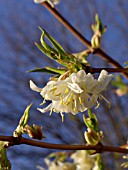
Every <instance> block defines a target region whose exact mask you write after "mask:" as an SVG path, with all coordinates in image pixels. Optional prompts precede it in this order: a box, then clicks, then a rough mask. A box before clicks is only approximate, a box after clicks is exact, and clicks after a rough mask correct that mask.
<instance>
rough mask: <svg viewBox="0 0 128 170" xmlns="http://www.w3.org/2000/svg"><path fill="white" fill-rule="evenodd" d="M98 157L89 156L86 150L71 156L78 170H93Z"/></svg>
mask: <svg viewBox="0 0 128 170" xmlns="http://www.w3.org/2000/svg"><path fill="white" fill-rule="evenodd" d="M96 157H97V154H95V155H89V154H88V151H86V150H81V151H76V152H75V153H74V154H72V156H71V158H72V159H73V162H74V163H75V164H76V167H77V168H76V170H85V169H86V170H92V168H94V167H95V162H96Z"/></svg>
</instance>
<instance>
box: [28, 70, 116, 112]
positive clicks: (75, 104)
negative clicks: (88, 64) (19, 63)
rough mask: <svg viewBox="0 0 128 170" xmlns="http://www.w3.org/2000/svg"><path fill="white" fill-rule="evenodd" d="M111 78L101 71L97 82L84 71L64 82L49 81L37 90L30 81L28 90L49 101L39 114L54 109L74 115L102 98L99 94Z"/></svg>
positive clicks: (72, 75) (74, 74) (73, 74)
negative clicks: (38, 93)
mask: <svg viewBox="0 0 128 170" xmlns="http://www.w3.org/2000/svg"><path fill="white" fill-rule="evenodd" d="M112 77H113V76H112V75H111V74H110V75H108V73H107V71H105V70H102V71H101V73H100V76H99V78H98V80H97V79H94V77H93V76H92V74H91V73H88V74H86V73H85V71H84V70H80V71H79V72H77V73H72V74H71V75H70V76H69V77H67V78H66V79H65V80H58V81H50V82H48V83H47V85H46V86H45V87H44V88H38V87H37V86H36V85H35V84H34V83H33V82H32V81H30V88H31V89H32V90H34V91H37V92H40V94H41V95H42V96H43V98H44V99H45V100H50V101H51V104H50V105H48V106H47V107H46V108H44V109H38V110H40V111H41V112H43V113H45V112H47V111H52V110H53V109H54V111H55V112H57V113H63V112H65V113H72V114H74V115H75V114H77V113H78V112H83V111H85V110H87V109H90V108H92V107H93V106H94V105H95V104H96V103H97V99H98V97H99V96H100V97H103V96H102V95H101V92H102V91H103V90H105V88H106V87H107V85H108V83H109V82H110V80H111V79H112Z"/></svg>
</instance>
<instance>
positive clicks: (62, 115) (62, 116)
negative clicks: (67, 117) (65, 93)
mask: <svg viewBox="0 0 128 170" xmlns="http://www.w3.org/2000/svg"><path fill="white" fill-rule="evenodd" d="M60 115H61V118H62V122H64V114H63V113H62V112H61V113H60Z"/></svg>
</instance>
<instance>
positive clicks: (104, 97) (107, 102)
mask: <svg viewBox="0 0 128 170" xmlns="http://www.w3.org/2000/svg"><path fill="white" fill-rule="evenodd" d="M99 96H100V97H101V98H102V99H104V100H105V101H106V102H107V103H108V105H109V108H110V107H111V103H110V102H109V101H108V100H107V99H106V98H105V97H104V96H102V95H101V94H99Z"/></svg>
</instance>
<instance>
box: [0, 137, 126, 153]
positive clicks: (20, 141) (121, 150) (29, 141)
mask: <svg viewBox="0 0 128 170" xmlns="http://www.w3.org/2000/svg"><path fill="white" fill-rule="evenodd" d="M0 140H1V141H8V142H10V143H11V145H20V144H26V145H31V146H36V147H40V148H49V149H59V150H96V151H97V152H118V153H127V154H128V149H125V148H121V147H115V146H105V145H102V144H99V145H86V144H85V145H63V144H52V143H45V142H39V141H35V140H32V139H27V138H23V137H20V138H14V137H13V136H0ZM9 146H10V145H9Z"/></svg>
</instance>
